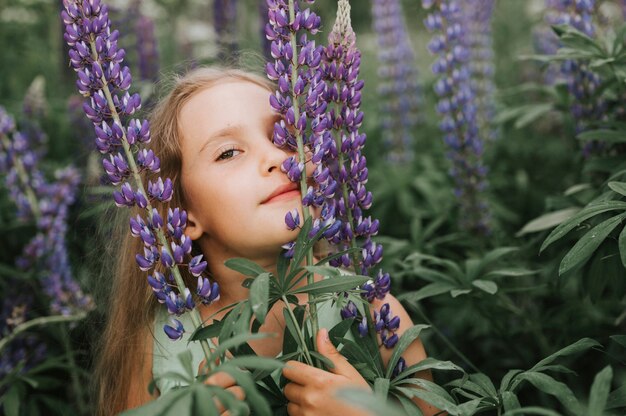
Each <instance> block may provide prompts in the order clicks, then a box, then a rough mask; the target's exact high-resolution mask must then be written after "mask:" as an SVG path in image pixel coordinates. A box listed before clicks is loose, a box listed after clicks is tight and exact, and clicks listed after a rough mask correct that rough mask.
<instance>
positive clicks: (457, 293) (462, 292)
mask: <svg viewBox="0 0 626 416" xmlns="http://www.w3.org/2000/svg"><path fill="white" fill-rule="evenodd" d="M471 291H472V289H456V290H451V291H450V296H452V297H453V298H456V297H457V296H461V295H467V294H468V293H470V292H471Z"/></svg>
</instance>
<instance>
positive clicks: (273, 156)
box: [260, 139, 295, 174]
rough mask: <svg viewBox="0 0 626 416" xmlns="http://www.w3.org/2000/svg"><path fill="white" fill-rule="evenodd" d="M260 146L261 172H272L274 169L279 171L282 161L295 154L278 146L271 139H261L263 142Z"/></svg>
mask: <svg viewBox="0 0 626 416" xmlns="http://www.w3.org/2000/svg"><path fill="white" fill-rule="evenodd" d="M261 146H262V147H261V148H260V150H261V152H262V155H263V156H262V163H261V171H262V173H263V174H268V173H272V172H274V171H280V166H281V165H282V163H283V161H284V160H285V159H287V158H288V157H289V156H291V155H293V154H295V153H294V152H292V151H290V150H286V149H282V148H279V147H278V146H276V145H274V143H272V141H271V140H268V139H265V140H263V144H262V145H261Z"/></svg>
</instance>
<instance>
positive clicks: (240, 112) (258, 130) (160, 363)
mask: <svg viewBox="0 0 626 416" xmlns="http://www.w3.org/2000/svg"><path fill="white" fill-rule="evenodd" d="M273 90H274V87H273V85H272V84H271V83H270V82H269V81H267V80H266V79H265V78H264V77H261V76H258V75H254V74H251V73H247V72H243V71H240V70H221V69H197V70H195V71H193V72H191V73H190V74H188V75H186V76H184V77H183V78H180V79H178V80H177V81H176V83H175V85H174V87H173V89H172V91H171V92H170V93H169V94H168V95H167V96H166V97H165V98H164V99H163V100H162V101H161V102H160V103H159V104H158V105H157V107H156V109H155V110H154V112H153V114H152V117H151V136H152V144H151V148H152V149H153V150H154V152H155V154H157V155H158V156H159V157H160V158H161V171H162V172H161V174H162V175H163V176H164V177H169V178H172V180H173V181H174V183H175V184H176V187H175V189H176V190H175V194H174V197H173V199H172V201H171V202H170V204H171V206H173V207H183V208H184V209H185V210H186V211H187V214H188V221H187V228H186V234H187V235H188V236H189V237H191V238H192V240H193V241H194V250H196V252H197V253H203V254H204V255H205V258H206V259H207V261H208V264H209V266H208V269H209V270H210V272H211V274H212V277H213V279H215V280H216V281H217V282H218V284H219V286H220V293H221V297H220V299H219V300H217V301H216V302H214V303H213V304H211V305H208V306H206V305H202V306H199V308H200V309H199V311H200V314H201V316H202V318H203V320H206V321H207V323H211V319H210V318H212V319H222V317H223V316H224V314H225V312H222V313H217V314H216V312H217V311H219V310H220V309H221V308H223V307H224V306H225V305H229V304H231V303H233V302H236V301H239V300H243V299H246V298H247V296H248V295H247V291H248V289H246V288H244V287H243V286H242V282H243V280H244V276H243V275H240V274H238V273H237V272H235V271H233V270H231V269H228V268H227V267H225V266H224V261H225V260H227V259H229V258H233V257H245V258H248V259H250V260H253V261H255V262H256V263H258V264H260V265H262V266H263V267H264V268H265V269H266V270H268V271H270V272H276V263H275V261H276V257H277V255H278V254H279V252H280V251H281V246H282V245H284V244H285V243H287V242H289V241H292V240H294V239H295V237H296V234H297V231H289V230H288V229H287V227H286V226H285V223H284V216H285V213H286V212H287V211H289V210H292V209H298V210H300V216H301V217H302V212H301V202H300V199H301V195H300V191H299V188H298V186H297V184H295V183H292V182H290V181H289V179H288V178H287V176H286V174H285V173H283V172H282V171H281V169H280V165H281V163H282V162H283V161H284V160H285V159H286V158H287V157H289V156H290V155H291V153H290V152H289V151H287V150H283V149H279V148H278V147H276V146H275V145H274V144H273V143H272V142H271V137H272V131H273V126H274V123H275V122H276V121H277V120H279V116H278V115H277V114H276V113H275V112H273V110H272V109H271V107H270V105H269V99H268V98H269V95H270V94H271V92H272V91H273ZM309 173H310V172H309ZM167 208H168V207H167V206H165V207H162V209H163V212H162V215H164V213H165V212H166V211H167ZM131 215H133V214H132V213H131ZM125 224H127V222H126V223H125ZM122 230H123V231H122V233H123V235H124V241H123V243H122V244H121V245H120V246H119V254H118V255H117V256H116V258H117V259H119V260H118V267H117V272H116V274H115V276H116V277H115V282H114V284H113V289H112V290H113V291H112V295H111V299H112V300H111V302H110V305H111V306H110V315H109V317H108V324H107V326H106V330H105V332H104V334H103V345H102V348H101V353H100V354H99V363H98V365H97V372H96V376H97V380H98V403H99V404H98V414H99V415H112V414H117V413H118V412H120V411H122V410H124V409H128V408H133V407H136V406H139V405H141V404H144V403H146V402H148V401H150V400H153V399H154V398H155V397H152V396H150V394H149V393H148V390H147V386H148V384H149V382H150V381H151V380H152V378H153V377H155V376H159V375H161V374H163V373H164V372H167V371H170V370H172V369H174V368H175V366H176V360H175V356H176V354H177V352H178V351H182V350H184V349H187V348H189V349H191V351H192V354H193V357H194V363H195V364H194V365H197V366H198V367H201V363H200V361H201V359H202V352H201V348H200V345H199V344H197V343H191V344H187V342H186V340H187V338H185V339H182V340H179V341H176V342H172V341H170V340H168V339H167V338H166V337H165V336H164V335H163V330H162V328H163V324H165V323H167V316H166V315H167V313H166V312H165V311H164V309H165V308H163V307H162V305H159V304H158V302H157V301H156V298H155V296H154V295H153V294H152V290H151V288H150V286H149V285H148V284H147V283H146V276H145V273H144V272H142V271H140V270H139V268H138V267H137V265H136V263H135V258H134V257H135V254H136V253H139V252H140V250H141V246H142V243H141V241H140V240H139V239H136V238H133V237H132V236H131V235H130V233H129V232H128V231H127V226H126V225H124V226H123V229H122ZM182 272H183V273H184V272H185V270H182ZM185 278H186V280H187V283H188V284H189V286H193V282H194V281H195V279H194V278H192V277H191V276H190V275H189V276H186V277H185ZM299 301H300V303H301V304H305V303H306V301H307V299H306V296H305V295H303V297H302V298H300V299H299ZM376 302H377V303H376V304H374V305H373V306H374V308H380V306H381V305H382V304H384V303H389V304H390V306H391V309H392V310H393V311H394V313H396V314H397V315H398V316H400V319H401V327H400V329H399V331H398V335H400V334H402V333H403V332H404V331H405V330H406V329H407V328H409V327H410V326H412V323H411V320H410V318H409V316H408V314H407V313H406V311H405V310H404V309H403V308H402V306H401V305H400V303H399V302H398V301H397V300H396V299H395V298H393V297H392V296H391V295H388V296H387V297H386V298H385V299H383V300H382V301H376ZM198 305H200V303H199V302H198ZM283 307H284V304H276V305H274V307H273V308H272V309H271V310H270V312H269V313H268V317H267V319H266V321H265V324H264V325H263V326H262V327H261V329H260V331H262V332H266V333H271V334H274V335H275V336H274V337H271V338H267V339H264V340H263V341H262V342H259V341H257V342H251V346H252V348H253V349H254V350H255V352H256V353H257V354H258V355H263V356H269V357H275V356H277V355H278V354H280V352H281V346H282V342H283V340H282V335H283V332H284V329H285V322H284V319H283V314H282V309H283ZM319 315H320V327H321V328H330V327H332V326H333V325H334V324H335V323H336V322H338V320H339V319H340V317H339V311H338V310H336V309H333V308H332V307H330V305H325V304H323V305H321V307H320V312H319ZM183 319H184V316H183ZM185 326H186V328H187V330H188V331H189V330H190V329H191V328H192V326H191V325H190V324H187V325H185ZM317 347H318V351H319V352H320V353H321V354H323V355H325V356H327V357H328V358H329V359H330V360H331V361H332V362H333V363H334V364H335V366H334V368H333V370H332V372H327V371H323V370H320V369H317V368H314V367H310V366H307V365H305V364H302V363H298V362H294V361H290V362H288V363H287V366H286V367H285V369H284V370H283V375H284V376H285V377H286V378H287V379H288V380H289V384H287V386H286V387H285V391H284V392H285V396H286V398H287V399H288V400H289V405H288V412H289V414H290V415H305V414H307V415H308V414H310V415H318V414H325V415H335V414H342V415H348V414H354V415H357V414H363V413H362V412H360V411H358V410H356V409H355V408H349V407H348V406H346V405H343V404H341V403H339V402H337V401H336V400H334V399H333V398H332V394H333V392H334V391H336V390H337V389H339V388H342V387H363V388H369V387H368V385H367V382H366V381H365V380H364V379H363V378H362V377H361V376H360V375H359V373H358V371H356V370H355V369H354V367H352V365H350V364H349V363H348V361H347V360H346V359H345V358H343V357H342V356H341V354H340V353H338V352H337V350H336V349H335V348H334V347H333V345H332V343H330V341H329V340H328V335H327V331H326V330H325V329H322V330H320V331H319V333H318V336H317ZM381 353H382V357H383V361H384V362H385V364H387V362H388V361H389V358H390V355H391V351H390V350H387V349H385V348H384V347H382V348H381ZM425 357H426V354H425V352H424V348H423V346H422V344H421V342H420V341H419V340H416V341H415V342H414V343H413V344H412V345H411V346H410V347H409V349H408V350H407V351H406V352H405V354H404V358H405V360H406V363H407V365H409V366H410V365H412V364H415V363H417V362H419V361H421V360H423V359H424V358H425ZM423 376H424V377H425V378H430V375H429V374H424V375H423ZM207 383H213V384H219V385H221V386H223V387H225V388H228V389H229V390H230V391H231V392H232V393H233V394H235V396H237V397H239V398H243V393H242V390H241V389H240V388H239V387H237V386H235V385H234V382H233V380H232V379H230V377H228V376H227V375H225V374H218V375H215V376H213V377H211V378H209V379H208V380H207ZM157 386H158V390H159V391H158V392H157V394H156V395H158V394H164V393H166V392H167V391H168V390H170V389H171V388H172V387H173V386H174V385H173V384H171V383H169V384H168V382H167V381H161V382H160V383H158V384H157ZM156 395H155V396H156ZM207 400H210V399H209V398H207ZM420 407H421V408H422V409H423V411H424V412H425V413H426V414H434V412H436V410H435V409H433V408H430V407H429V406H427V405H426V404H424V403H420Z"/></svg>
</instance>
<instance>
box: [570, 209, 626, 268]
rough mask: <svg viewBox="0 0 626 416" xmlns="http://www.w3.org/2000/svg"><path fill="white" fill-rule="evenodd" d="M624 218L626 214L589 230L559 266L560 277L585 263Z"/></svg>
mask: <svg viewBox="0 0 626 416" xmlns="http://www.w3.org/2000/svg"><path fill="white" fill-rule="evenodd" d="M624 218H626V213H624V214H620V215H617V216H615V217H611V218H609V219H608V220H605V221H603V222H601V223H600V224H598V225H596V226H595V227H593V228H592V229H591V230H589V231H588V232H587V233H586V234H585V235H584V236H583V237H582V238H581V239H580V240H578V241H577V242H576V244H575V245H574V247H572V249H571V250H570V251H569V252H568V253H567V254H566V255H565V257H563V260H561V265H560V266H559V275H561V274H563V273H565V272H567V271H569V270H571V269H573V268H574V267H576V266H579V265H581V264H583V263H585V262H586V261H587V260H588V259H589V257H591V255H592V254H593V252H594V251H596V249H597V248H598V247H600V244H602V242H603V241H604V240H605V239H606V238H607V237H608V235H609V234H610V233H611V231H613V230H614V229H615V227H617V226H618V225H619V224H620V223H621V222H622V221H623V220H624Z"/></svg>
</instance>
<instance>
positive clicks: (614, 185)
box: [609, 181, 626, 196]
mask: <svg viewBox="0 0 626 416" xmlns="http://www.w3.org/2000/svg"><path fill="white" fill-rule="evenodd" d="M609 188H611V190H613V191H615V192H617V193H618V194H620V195H622V196H626V182H615V181H613V182H609Z"/></svg>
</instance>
